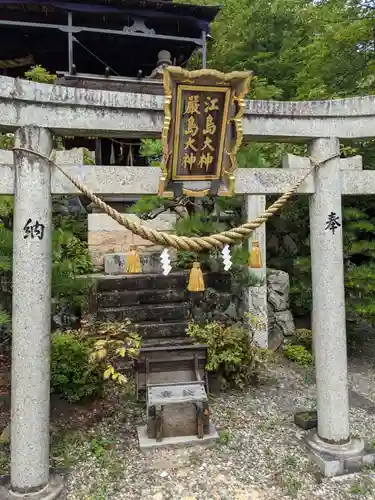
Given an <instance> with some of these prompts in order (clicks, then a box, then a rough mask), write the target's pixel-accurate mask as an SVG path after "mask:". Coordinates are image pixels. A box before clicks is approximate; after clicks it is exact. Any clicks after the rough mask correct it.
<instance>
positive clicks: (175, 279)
mask: <svg viewBox="0 0 375 500" xmlns="http://www.w3.org/2000/svg"><path fill="white" fill-rule="evenodd" d="M94 277H95V278H97V280H98V292H111V291H118V290H128V291H133V290H165V289H168V288H172V289H176V288H178V289H183V290H186V288H187V283H188V273H187V272H181V273H171V274H169V275H168V276H164V275H163V274H143V273H140V274H124V275H123V276H111V275H108V276H106V275H100V276H94Z"/></svg>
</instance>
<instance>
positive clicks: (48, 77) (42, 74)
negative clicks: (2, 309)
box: [25, 64, 56, 83]
mask: <svg viewBox="0 0 375 500" xmlns="http://www.w3.org/2000/svg"><path fill="white" fill-rule="evenodd" d="M25 78H27V79H28V80H32V81H33V82H39V83H54V81H55V80H56V75H53V74H51V73H49V71H47V70H46V69H45V68H43V67H42V66H40V65H39V64H37V65H36V66H33V67H32V68H31V69H30V70H29V71H26V73H25Z"/></svg>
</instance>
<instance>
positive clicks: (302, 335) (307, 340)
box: [295, 328, 312, 352]
mask: <svg viewBox="0 0 375 500" xmlns="http://www.w3.org/2000/svg"><path fill="white" fill-rule="evenodd" d="M295 337H296V340H297V342H298V344H299V345H303V347H306V349H307V350H308V351H310V352H311V351H312V331H311V330H309V329H308V328H300V329H298V330H296V332H295Z"/></svg>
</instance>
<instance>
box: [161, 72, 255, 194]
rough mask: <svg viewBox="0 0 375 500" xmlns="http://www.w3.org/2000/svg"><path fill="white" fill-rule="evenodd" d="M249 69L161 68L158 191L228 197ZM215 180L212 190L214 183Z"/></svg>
mask: <svg viewBox="0 0 375 500" xmlns="http://www.w3.org/2000/svg"><path fill="white" fill-rule="evenodd" d="M250 79H251V73H249V72H233V73H229V74H224V73H220V72H219V71H216V70H208V69H203V70H199V71H192V72H189V71H186V70H184V69H182V68H178V67H175V66H170V67H168V68H166V69H165V70H164V92H165V102H164V114H165V119H164V126H163V134H162V142H163V161H162V179H161V183H160V193H159V194H160V195H165V196H171V195H172V193H171V192H167V189H170V188H172V190H173V191H174V192H175V188H176V184H177V185H179V193H180V194H186V195H188V196H206V195H207V194H218V195H220V196H223V195H227V196H228V195H231V194H232V193H233V188H234V173H235V169H236V154H237V152H238V149H239V147H240V145H241V143H242V140H243V128H242V120H243V113H244V106H245V96H246V94H247V92H248V88H249V84H250ZM213 182H215V186H216V188H215V187H214V188H213V187H212V183H213Z"/></svg>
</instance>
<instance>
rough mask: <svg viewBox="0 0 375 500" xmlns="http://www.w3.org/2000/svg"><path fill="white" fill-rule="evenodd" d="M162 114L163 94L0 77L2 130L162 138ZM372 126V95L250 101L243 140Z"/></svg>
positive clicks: (350, 133) (361, 131)
mask: <svg viewBox="0 0 375 500" xmlns="http://www.w3.org/2000/svg"><path fill="white" fill-rule="evenodd" d="M163 118H164V113H163V96H155V95H151V94H141V93H132V92H113V91H112V92H111V91H108V90H93V89H87V88H73V87H65V86H64V87H63V86H59V85H48V84H43V83H36V82H30V81H27V80H21V79H15V78H11V77H6V76H1V77H0V130H3V131H14V130H15V129H17V128H19V127H22V126H25V125H29V124H30V123H33V124H34V125H36V126H40V127H48V128H50V129H51V130H52V131H53V132H54V133H56V134H57V135H68V136H69V135H70V136H72V135H77V136H93V135H102V136H107V137H116V136H117V137H122V138H126V137H138V138H139V137H158V136H160V134H161V130H162V126H163ZM374 128H375V97H374V96H368V97H354V98H348V99H335V100H327V101H298V102H282V101H258V100H249V101H247V102H246V108H245V118H244V136H245V140H250V139H252V140H266V141H269V140H272V139H276V140H279V141H280V140H288V141H293V142H306V140H307V139H313V138H319V137H337V138H341V139H358V138H363V139H365V138H369V137H371V136H372V131H373V130H374Z"/></svg>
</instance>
